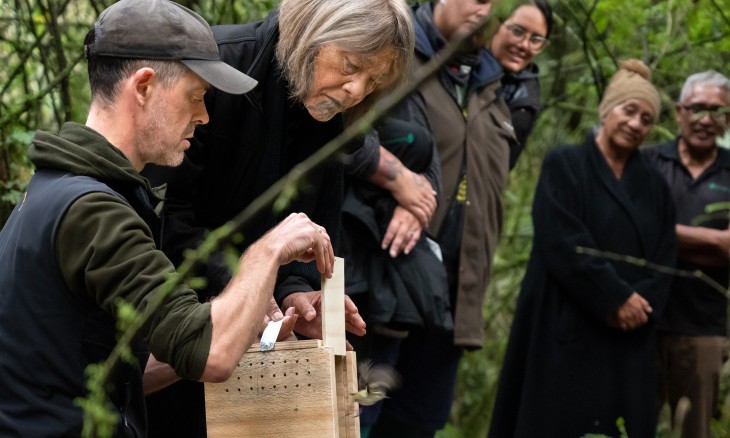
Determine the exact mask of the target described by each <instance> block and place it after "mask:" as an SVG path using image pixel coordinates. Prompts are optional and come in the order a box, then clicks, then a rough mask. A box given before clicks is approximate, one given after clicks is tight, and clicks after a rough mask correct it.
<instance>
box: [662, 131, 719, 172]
mask: <svg viewBox="0 0 730 438" xmlns="http://www.w3.org/2000/svg"><path fill="white" fill-rule="evenodd" d="M679 138H680V136H677V137H676V138H675V139H674V140H671V141H668V142H666V143H663V144H660V145H659V146H657V149H658V152H659V155H660V156H661V157H662V158H664V159H667V160H672V161H676V162H677V163H680V164H681V163H682V160H681V159H680V158H679ZM711 167H722V168H724V169H730V150H727V149H724V148H721V147H719V146H718V148H717V158H716V159H715V162H714V163H712V165H711Z"/></svg>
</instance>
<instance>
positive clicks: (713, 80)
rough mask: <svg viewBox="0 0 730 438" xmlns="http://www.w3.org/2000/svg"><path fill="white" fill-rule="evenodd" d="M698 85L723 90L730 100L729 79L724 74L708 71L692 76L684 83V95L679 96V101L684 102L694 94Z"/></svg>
mask: <svg viewBox="0 0 730 438" xmlns="http://www.w3.org/2000/svg"><path fill="white" fill-rule="evenodd" d="M698 84H707V85H712V86H715V87H719V88H722V89H723V90H725V96H726V97H727V98H728V99H730V80H728V78H727V77H725V75H723V74H722V73H719V72H716V71H715V70H707V71H703V72H700V73H695V74H693V75H690V76H689V77H688V78H687V80H686V81H684V86H683V87H682V93H681V94H680V95H679V101H680V102H684V100H685V99H686V98H687V97H688V96H689V95H690V93H691V92H692V88H694V86H695V85H698Z"/></svg>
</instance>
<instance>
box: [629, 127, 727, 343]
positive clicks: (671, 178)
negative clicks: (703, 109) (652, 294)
mask: <svg viewBox="0 0 730 438" xmlns="http://www.w3.org/2000/svg"><path fill="white" fill-rule="evenodd" d="M642 152H643V153H644V154H645V155H646V156H647V157H648V158H649V159H650V161H652V162H653V163H654V164H655V165H656V167H657V169H658V170H659V172H661V174H662V175H664V178H665V179H666V180H667V183H668V184H669V187H670V190H671V192H672V197H673V198H674V203H675V205H676V207H677V223H679V224H683V225H694V226H701V227H708V228H715V229H726V228H727V227H728V217H727V215H728V211H727V209H725V210H720V211H719V212H718V213H717V214H712V213H711V212H710V211H709V210H708V209H707V207H708V206H711V205H713V204H717V203H720V202H730V151H728V150H725V149H722V148H719V149H718V155H717V159H716V160H715V162H714V163H713V164H712V165H710V167H708V168H707V169H706V170H705V171H704V172H703V173H702V174H701V175H700V176H699V177H698V178H697V179H693V178H692V175H691V174H690V173H689V171H688V170H687V168H686V167H685V166H684V165H683V164H682V161H681V160H680V158H679V152H678V150H677V139H675V140H672V141H670V142H667V143H664V144H661V145H659V146H654V147H650V148H646V149H643V150H642ZM677 268H678V269H683V270H689V271H694V270H697V269H699V270H701V271H702V272H704V273H705V274H707V275H708V276H710V277H711V278H712V279H714V280H715V281H716V282H718V283H719V284H720V285H722V286H723V287H725V288H726V289H727V287H728V268H727V267H723V268H711V267H707V266H699V265H695V264H692V263H688V262H686V261H683V260H677ZM727 306H728V302H727V297H726V296H725V295H724V294H722V293H720V292H719V291H717V290H715V289H714V288H712V287H711V286H710V285H708V284H707V283H705V282H704V281H701V280H699V279H696V278H684V277H677V276H675V277H674V279H673V281H672V288H671V291H670V293H669V299H668V301H667V306H666V308H665V310H664V313H663V314H662V316H661V319H660V321H659V324H658V327H659V329H660V330H664V331H668V332H673V333H677V334H683V335H690V336H712V335H719V336H726V335H727Z"/></svg>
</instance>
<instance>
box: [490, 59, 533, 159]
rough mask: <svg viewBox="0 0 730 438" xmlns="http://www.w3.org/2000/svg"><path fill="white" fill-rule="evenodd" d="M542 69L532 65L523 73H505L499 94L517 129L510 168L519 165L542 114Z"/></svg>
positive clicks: (510, 153) (512, 146) (511, 147)
mask: <svg viewBox="0 0 730 438" xmlns="http://www.w3.org/2000/svg"><path fill="white" fill-rule="evenodd" d="M539 72H540V69H539V68H538V66H537V64H535V63H531V64H530V65H528V66H527V67H525V68H524V69H522V70H521V71H519V72H517V73H512V72H508V71H505V72H504V76H502V88H501V89H500V90H499V94H500V95H501V96H502V98H503V99H504V102H505V103H506V104H507V108H509V112H510V115H511V116H512V126H513V127H514V128H515V136H516V137H517V141H516V142H511V143H510V149H509V168H510V169H512V168H514V167H515V165H516V164H517V159H518V158H519V157H520V155H521V154H522V152H523V151H524V150H525V146H527V138H528V137H529V136H530V133H531V132H532V128H533V127H534V126H535V122H536V121H537V116H538V115H539V114H540V110H541V108H542V105H541V103H540V79H539V78H538V75H539Z"/></svg>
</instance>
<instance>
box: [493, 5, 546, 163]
mask: <svg viewBox="0 0 730 438" xmlns="http://www.w3.org/2000/svg"><path fill="white" fill-rule="evenodd" d="M552 28H553V11H552V8H551V7H550V5H549V4H548V3H547V2H545V1H542V0H536V1H526V2H523V3H522V4H521V5H519V6H518V7H517V8H515V9H514V10H513V12H512V15H510V16H509V17H507V18H506V19H504V20H502V23H501V25H500V26H499V28H498V29H497V31H496V33H495V34H494V36H493V37H492V40H491V42H490V44H489V51H490V52H491V54H492V56H494V58H495V59H496V60H497V62H498V63H499V65H501V66H502V69H503V70H504V75H503V76H502V89H501V91H500V94H501V95H502V97H503V98H504V100H505V102H506V103H507V106H508V107H509V110H510V113H511V114H512V125H513V126H514V128H515V135H516V137H517V143H512V144H511V145H510V157H509V166H510V169H512V168H513V167H514V166H515V164H516V163H517V158H519V156H520V154H521V153H522V151H523V150H524V148H525V144H526V142H527V137H528V136H529V135H530V132H532V128H533V126H534V124H535V121H536V119H537V115H538V113H539V112H540V110H541V108H542V107H541V104H540V81H539V79H538V73H539V69H538V67H537V64H535V63H534V62H533V59H534V58H535V57H536V56H537V55H538V54H540V52H542V51H543V49H545V47H547V46H548V45H549V44H550V40H549V39H548V38H549V37H550V33H551V31H552Z"/></svg>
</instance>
